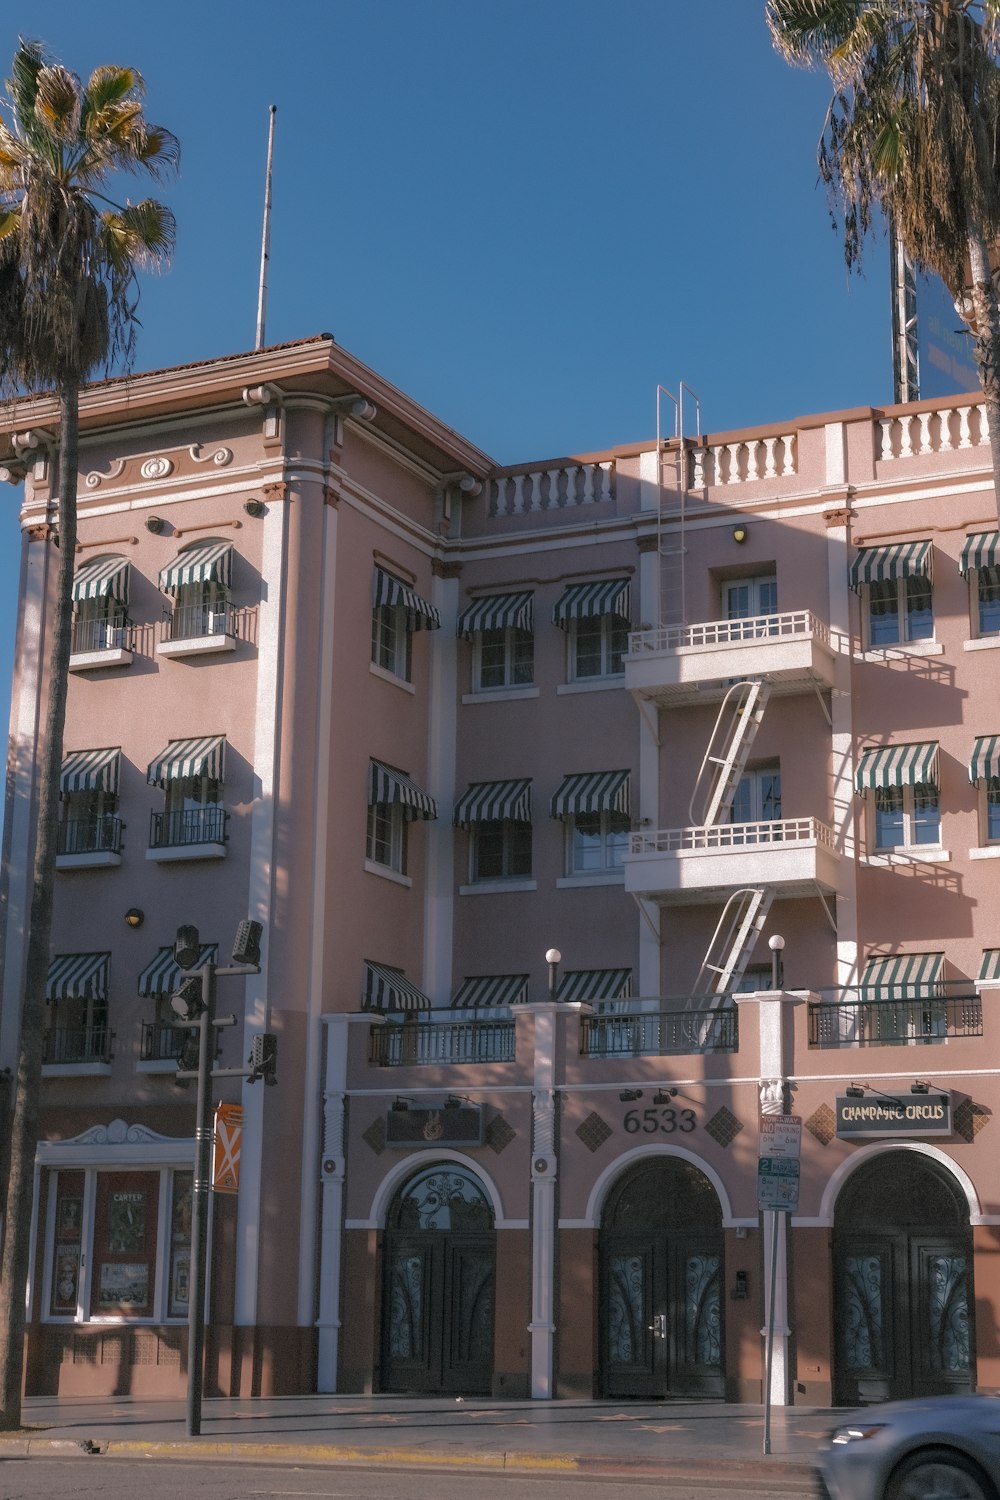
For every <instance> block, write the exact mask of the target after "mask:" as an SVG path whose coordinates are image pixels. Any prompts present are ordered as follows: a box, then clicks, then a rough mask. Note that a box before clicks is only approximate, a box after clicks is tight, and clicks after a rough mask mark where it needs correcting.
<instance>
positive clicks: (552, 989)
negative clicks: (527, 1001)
mask: <svg viewBox="0 0 1000 1500" xmlns="http://www.w3.org/2000/svg"><path fill="white" fill-rule="evenodd" d="M545 962H546V963H547V964H548V966H549V999H550V1000H555V998H556V987H557V986H558V983H559V965H560V964H561V963H562V954H561V953H560V952H559V949H558V948H549V949H548V950H547V952H546V954H545Z"/></svg>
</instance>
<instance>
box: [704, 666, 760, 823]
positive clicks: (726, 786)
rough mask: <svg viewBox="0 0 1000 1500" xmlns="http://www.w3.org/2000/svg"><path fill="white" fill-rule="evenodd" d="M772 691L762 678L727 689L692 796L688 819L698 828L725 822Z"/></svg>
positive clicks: (743, 681) (744, 681)
mask: <svg viewBox="0 0 1000 1500" xmlns="http://www.w3.org/2000/svg"><path fill="white" fill-rule="evenodd" d="M770 691H771V689H770V684H769V683H767V682H765V681H764V680H763V679H762V678H741V679H740V681H739V682H734V683H732V684H731V686H730V687H729V688H728V689H727V690H726V695H725V697H724V698H723V700H722V702H721V703H720V704H719V712H718V716H717V717H716V720H715V727H714V728H713V730H712V733H711V736H710V738H709V741H708V748H707V749H706V751H705V755H704V758H703V760H702V763H701V768H700V770H699V771H698V775H697V777H696V779H695V784H694V791H693V792H692V793H691V802H690V806H689V808H688V816H689V818H690V820H691V823H692V824H693V825H694V826H696V827H699V828H709V827H711V826H712V825H713V824H716V823H721V822H724V821H725V819H726V816H727V814H728V812H729V808H730V806H731V805H732V801H733V797H734V795H735V793H736V784H737V782H738V781H739V779H740V777H741V776H742V775H743V768H744V766H745V765H746V763H747V757H748V756H749V754H750V749H751V747H752V745H753V742H754V739H755V738H756V735H757V730H758V729H759V728H760V722H761V720H762V719H763V717H764V710H765V708H766V707H767V699H768V695H769V693H770ZM699 804H700V806H699Z"/></svg>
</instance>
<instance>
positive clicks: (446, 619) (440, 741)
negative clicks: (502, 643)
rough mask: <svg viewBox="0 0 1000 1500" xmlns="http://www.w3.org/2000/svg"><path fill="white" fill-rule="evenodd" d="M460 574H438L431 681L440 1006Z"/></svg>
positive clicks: (434, 922) (432, 968) (429, 944)
mask: <svg viewBox="0 0 1000 1500" xmlns="http://www.w3.org/2000/svg"><path fill="white" fill-rule="evenodd" d="M458 589H459V585H458V579H457V578H435V579H434V589H433V595H432V602H433V604H434V607H435V609H437V610H438V612H439V613H440V615H441V628H440V630H435V631H434V632H433V633H432V645H431V683H430V702H429V708H428V715H429V718H428V729H427V790H428V792H430V794H431V796H432V797H433V798H434V800H435V802H436V803H437V807H438V815H437V818H436V819H434V820H432V821H429V822H427V823H425V824H424V839H425V844H424V848H425V850H426V864H425V878H424V968H423V990H424V993H425V994H426V995H430V997H431V999H432V1000H433V1001H434V1002H435V1003H436V1004H438V1005H446V1004H447V1003H448V1001H449V1000H450V999H451V991H452V935H453V931H454V923H455V910H454V892H455V830H454V829H453V828H452V826H451V813H452V807H453V805H454V798H455V753H456V738H457V734H458V720H457V715H458V708H457V704H458V690H457V677H458V640H457V638H456V635H455V629H456V625H457V623H458Z"/></svg>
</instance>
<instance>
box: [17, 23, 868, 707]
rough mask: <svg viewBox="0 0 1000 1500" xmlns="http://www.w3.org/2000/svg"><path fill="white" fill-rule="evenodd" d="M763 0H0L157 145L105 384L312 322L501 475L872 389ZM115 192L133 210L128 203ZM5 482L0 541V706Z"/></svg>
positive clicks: (809, 83)
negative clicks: (692, 425) (157, 230)
mask: <svg viewBox="0 0 1000 1500" xmlns="http://www.w3.org/2000/svg"><path fill="white" fill-rule="evenodd" d="M763 11H764V6H763V0H711V3H710V4H709V3H705V0H700V3H699V0H614V4H610V3H609V0H286V3H284V4H280V3H271V4H263V3H260V0H242V3H233V0H199V3H197V4H195V3H193V0H172V3H171V4H169V5H167V6H139V5H136V4H135V3H134V0H132V3H127V4H126V3H122V0H97V3H94V4H89V5H87V4H80V3H79V0H22V4H21V6H20V7H18V6H17V5H16V4H12V3H10V0H8V4H7V5H5V6H4V18H3V21H2V23H0V68H2V69H3V74H2V75H0V76H6V71H7V69H8V66H9V61H10V58H11V57H12V55H13V52H14V50H15V48H16V45H17V37H18V34H19V33H21V34H23V35H25V36H29V37H31V38H34V39H38V40H41V41H43V42H44V43H45V44H46V45H47V47H48V48H49V49H50V51H51V52H52V54H53V55H54V56H55V57H57V58H58V59H59V60H60V61H61V62H63V63H64V64H65V65H66V66H67V67H69V68H71V69H73V70H74V71H76V72H78V73H81V74H84V75H85V74H87V73H89V71H90V70H91V69H92V68H93V67H95V66H97V65H98V64H101V63H106V62H115V63H129V64H131V65H133V66H135V67H137V68H138V69H139V71H140V72H141V73H142V74H143V75H144V77H145V80H146V86H147V109H148V113H149V115H150V118H152V119H153V120H155V121H158V122H162V123H163V124H165V125H167V126H169V127H170V129H172V130H173V131H174V132H175V134H177V135H178V136H179V137H180V139H181V144H182V161H181V173H180V177H179V180H178V181H177V183H176V184H174V185H172V186H168V187H166V188H165V189H164V190H163V196H165V197H166V198H167V199H168V201H169V202H170V204H171V206H172V207H173V209H174V212H175V214H176V216H177V221H178V244H177V253H176V256H175V259H174V263H173V267H172V269H171V270H170V271H169V272H168V273H167V274H166V275H165V276H162V277H157V278H155V279H151V280H147V282H146V283H145V287H144V292H143V300H142V308H141V314H140V315H141V318H142V323H143V328H142V331H141V333H140V337H139V353H138V359H137V361H136V368H137V369H139V370H143V369H151V368H156V367H160V366H164V365H171V364H179V363H182V362H184V361H187V360H193V359H204V358H208V357H211V356H213V355H221V354H227V353H231V352H234V351H237V350H243V349H249V348H252V347H253V341H254V330H255V316H256V293H257V276H258V268H259V258H260V232H261V213H262V197H263V174H264V160H265V151H266V140H267V121H268V106H269V105H270V104H271V103H274V104H276V105H277V106H278V119H277V139H276V147H275V180H274V219H273V232H272V244H271V266H270V296H269V303H268V318H267V341H268V342H269V343H270V342H274V343H277V342H281V341H284V340H287V339H294V338H298V337H300V336H305V335H309V334H312V333H317V332H321V331H326V332H329V333H332V334H333V335H334V336H335V337H336V339H337V340H338V342H339V343H341V344H343V345H344V346H345V347H346V348H347V349H349V350H350V351H351V352H352V353H353V354H355V355H357V356H358V357H359V358H361V359H363V360H364V361H366V363H368V364H369V365H372V366H373V367H374V368H375V369H377V370H378V371H379V372H380V373H382V374H383V375H385V376H387V377H388V378H389V379H390V380H392V381H394V382H395V383H396V384H397V385H399V386H401V387H402V388H403V389H404V390H405V391H407V392H408V393H409V394H410V395H411V396H413V397H414V398H415V399H416V400H418V401H420V402H421V403H422V404H423V405H424V406H426V407H428V408H429V409H430V410H431V411H433V412H435V413H436V414H437V415H438V416H439V417H441V418H442V419H443V420H445V421H446V422H448V423H450V424H451V425H452V426H454V427H456V428H458V429H459V431H461V432H462V433H464V434H465V435H466V436H467V437H469V438H470V439H472V440H473V441H474V442H476V443H478V444H479V445H480V446H481V447H482V448H484V449H485V450H486V451H487V452H488V453H489V454H491V455H492V456H493V457H494V458H496V459H497V460H498V461H499V462H501V463H516V462H520V461H525V460H529V459H541V458H545V457H549V456H555V455H562V454H568V453H572V452H574V451H583V450H588V449H595V448H601V447H607V446H610V445H611V444H613V443H616V442H630V441H633V440H637V439H640V438H648V437H649V436H650V435H651V434H652V433H653V431H654V426H655V405H654V402H655V389H656V385H657V383H658V382H660V383H662V384H664V385H666V386H667V387H668V388H671V389H676V387H677V383H678V381H680V380H684V381H686V382H687V383H688V385H689V386H691V387H692V388H693V389H694V390H695V391H696V392H697V394H698V396H699V397H700V399H701V407H702V424H703V427H704V428H706V429H707V430H714V431H718V430H720V429H723V428H726V427H737V426H745V425H749V424H754V423H759V422H770V421H781V420H785V419H788V418H792V417H795V416H797V415H800V414H802V413H804V412H807V411H823V410H831V409H836V408H842V407H847V406H855V405H860V404H863V403H868V402H872V403H882V402H885V401H888V400H890V399H891V392H892V362H891V353H890V338H889V295H888V276H887V255H886V250H885V245H884V242H883V241H881V240H879V241H877V242H876V243H874V244H873V245H872V246H871V249H870V251H869V254H868V257H867V261H866V266H865V276H864V278H863V279H859V278H858V277H856V276H855V277H851V278H849V277H848V275H847V273H846V270H845V268H844V261H843V252H842V248H841V242H840V239H839V237H838V236H837V235H836V234H835V233H834V232H833V230H832V229H831V227H830V222H829V217H828V214H827V208H826V201H825V197H824V193H823V190H822V189H821V188H820V187H818V186H817V172H816V157H815V148H816V141H817V137H818V135H819V131H820V128H821V125H822V120H823V114H824V110H825V107H826V102H827V99H828V95H829V90H828V88H827V85H826V82H825V80H824V78H823V77H822V76H821V75H812V74H807V73H803V72H800V71H797V70H794V71H793V70H792V69H790V68H789V67H788V66H787V65H786V64H785V63H784V62H782V61H781V59H780V58H779V57H778V56H777V55H776V54H775V53H774V52H773V50H772V48H771V44H770V38H769V36H768V33H767V28H766V26H765V24H764V16H763ZM133 191H134V190H133ZM17 495H18V492H17V491H13V490H9V489H7V488H6V487H2V489H0V500H3V501H6V503H7V506H8V513H7V519H6V522H5V523H4V525H5V533H4V534H5V536H6V542H5V543H4V544H3V545H2V546H0V715H2V721H3V723H6V721H7V716H8V708H7V683H8V682H9V677H10V659H11V651H12V642H13V629H14V610H13V601H14V593H15V591H16V585H17V556H18V547H19V539H18V533H17V521H16V502H17Z"/></svg>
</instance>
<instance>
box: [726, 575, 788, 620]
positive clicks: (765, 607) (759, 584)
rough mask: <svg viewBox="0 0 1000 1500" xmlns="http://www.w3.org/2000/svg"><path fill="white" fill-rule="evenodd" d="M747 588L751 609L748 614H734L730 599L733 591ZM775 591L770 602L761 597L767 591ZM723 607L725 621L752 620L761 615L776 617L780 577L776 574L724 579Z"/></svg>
mask: <svg viewBox="0 0 1000 1500" xmlns="http://www.w3.org/2000/svg"><path fill="white" fill-rule="evenodd" d="M739 588H745V589H748V590H749V592H750V604H751V608H750V609H748V610H747V612H746V614H734V613H733V611H732V603H731V600H730V598H729V592H730V590H731V589H739ZM771 589H773V590H774V596H773V598H772V599H770V600H766V599H763V598H762V597H761V595H762V594H763V593H764V592H765V590H771ZM721 607H722V618H723V619H724V620H752V619H756V618H757V617H758V616H759V615H776V614H777V613H778V576H777V574H776V573H754V574H753V575H752V576H748V577H746V578H724V579H723V580H722V584H721Z"/></svg>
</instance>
